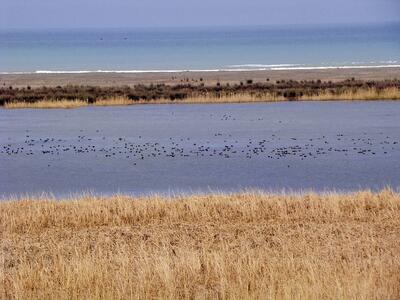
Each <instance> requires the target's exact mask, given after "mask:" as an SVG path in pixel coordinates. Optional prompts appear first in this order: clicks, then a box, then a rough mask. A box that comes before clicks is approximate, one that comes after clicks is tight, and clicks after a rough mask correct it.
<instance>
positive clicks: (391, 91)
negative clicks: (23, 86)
mask: <svg viewBox="0 0 400 300" xmlns="http://www.w3.org/2000/svg"><path fill="white" fill-rule="evenodd" d="M399 99H400V89H398V88H395V87H391V88H385V89H382V90H379V89H376V88H368V89H365V88H361V89H356V90H346V91H342V92H339V93H333V92H329V91H321V92H320V93H318V94H315V95H303V96H299V97H297V98H293V99H289V98H287V97H284V96H278V95H276V94H272V93H269V92H265V93H250V92H249V93H246V92H240V93H230V94H223V95H220V96H216V95H214V94H212V93H211V94H206V95H191V96H189V97H187V98H184V99H181V100H171V99H165V98H160V99H153V100H135V101H134V100H131V99H129V98H127V97H124V96H116V97H110V98H107V99H99V100H97V101H95V102H93V103H89V102H88V101H84V100H79V99H76V100H40V101H37V102H6V103H5V104H4V107H5V108H8V109H19V108H34V109H44V108H49V109H50V108H79V107H85V106H119V105H134V104H171V103H176V104H178V103H182V104H210V103H259V102H278V101H330V100H335V101H339V100H343V101H353V100H399Z"/></svg>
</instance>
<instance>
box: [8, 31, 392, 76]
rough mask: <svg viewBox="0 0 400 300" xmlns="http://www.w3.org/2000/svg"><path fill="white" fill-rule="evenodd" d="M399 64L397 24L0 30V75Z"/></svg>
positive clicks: (350, 66)
mask: <svg viewBox="0 0 400 300" xmlns="http://www.w3.org/2000/svg"><path fill="white" fill-rule="evenodd" d="M399 66H400V23H388V24H373V25H371V24H369V25H343V24H342V25H323V26H322V25H314V26H312V25H302V26H298V25H296V26H294V25H292V26H289V25H288V26H268V27H267V26H258V27H214V28H206V27H203V28H184V29H183V28H162V29H160V28H140V29H126V28H125V29H124V28H118V29H68V30H67V29H47V30H44V29H41V30H31V29H25V30H2V29H0V73H1V74H8V73H17V74H18V73H69V72H70V73H85V72H121V73H140V72H157V71H167V72H179V71H199V70H205V71H219V70H226V71H248V70H290V69H304V70H307V69H329V68H367V67H387V68H392V67H399Z"/></svg>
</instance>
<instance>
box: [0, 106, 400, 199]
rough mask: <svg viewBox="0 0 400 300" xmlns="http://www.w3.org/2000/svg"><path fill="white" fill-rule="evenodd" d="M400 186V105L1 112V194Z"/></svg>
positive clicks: (148, 107) (326, 188) (188, 107)
mask: <svg viewBox="0 0 400 300" xmlns="http://www.w3.org/2000/svg"><path fill="white" fill-rule="evenodd" d="M385 186H392V187H394V188H399V187H400V104H399V103H396V102H383V101H382V102H380V101H379V102H353V103H348V102H347V103H345V102H326V103H315V102H314V103H309V102H304V103H275V104H271V103H270V104H218V105H142V106H130V107H96V108H81V109H74V110H63V109H60V110H30V109H24V110H4V109H1V110H0V195H1V197H3V198H5V197H8V196H10V195H21V194H26V193H28V194H37V193H40V192H43V191H45V192H52V193H54V194H55V195H56V196H68V195H70V194H71V193H79V192H82V191H84V192H87V191H92V192H95V193H101V194H110V193H115V192H121V193H132V194H147V193H154V192H161V193H175V192H176V193H180V192H208V191H237V190H242V189H246V188H255V189H264V190H268V191H270V190H272V191H281V190H282V189H286V190H296V191H297V190H305V189H315V190H317V191H325V190H345V191H348V190H357V189H361V188H371V189H380V188H382V187H385Z"/></svg>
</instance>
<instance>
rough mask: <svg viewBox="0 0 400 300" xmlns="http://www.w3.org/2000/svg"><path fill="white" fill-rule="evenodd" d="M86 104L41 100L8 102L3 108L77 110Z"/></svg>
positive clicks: (79, 101) (84, 102) (75, 101)
mask: <svg viewBox="0 0 400 300" xmlns="http://www.w3.org/2000/svg"><path fill="white" fill-rule="evenodd" d="M87 105H88V103H87V102H86V101H82V100H73V101H71V100H58V101H51V100H42V101H38V102H33V103H31V102H10V103H7V102H6V103H5V104H4V108H8V109H20V108H35V109H42V108H77V107H82V106H87Z"/></svg>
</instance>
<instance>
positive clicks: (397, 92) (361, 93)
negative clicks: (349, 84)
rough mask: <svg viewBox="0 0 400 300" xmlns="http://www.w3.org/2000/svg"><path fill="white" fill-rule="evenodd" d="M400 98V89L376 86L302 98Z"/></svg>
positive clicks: (319, 99) (320, 99)
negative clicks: (379, 88)
mask: <svg viewBox="0 0 400 300" xmlns="http://www.w3.org/2000/svg"><path fill="white" fill-rule="evenodd" d="M398 99H400V89H398V88H386V89H383V90H378V89H376V88H370V89H358V90H355V91H352V90H349V91H345V92H342V93H339V94H334V93H329V92H325V93H321V94H319V95H316V96H305V97H304V98H302V100H317V101H323V100H398Z"/></svg>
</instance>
